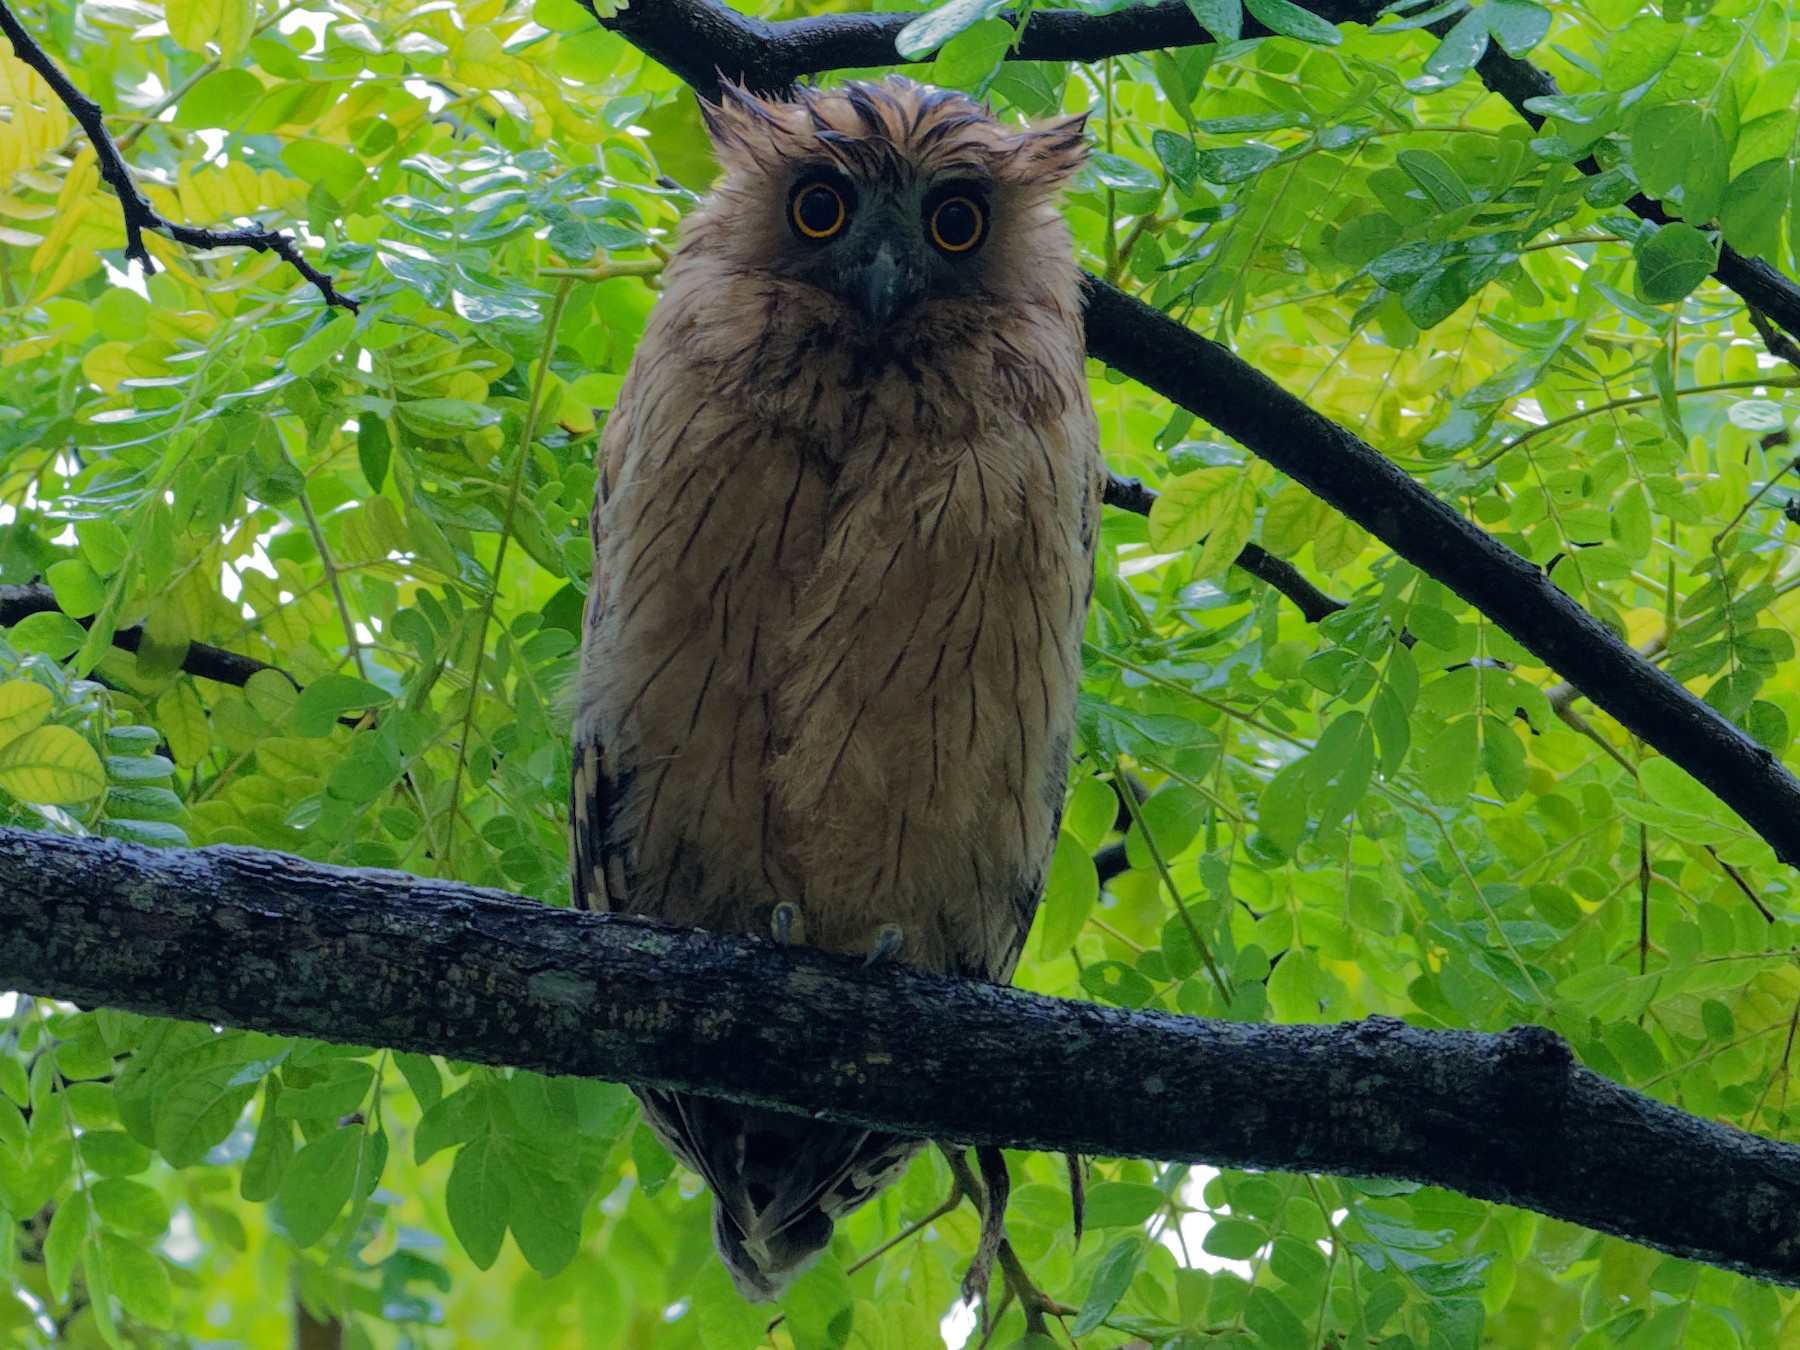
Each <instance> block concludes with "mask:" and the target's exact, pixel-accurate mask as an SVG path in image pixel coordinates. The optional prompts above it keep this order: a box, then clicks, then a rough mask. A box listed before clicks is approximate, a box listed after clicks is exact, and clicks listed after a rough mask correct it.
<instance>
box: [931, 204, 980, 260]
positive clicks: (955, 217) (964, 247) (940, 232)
mask: <svg viewBox="0 0 1800 1350" xmlns="http://www.w3.org/2000/svg"><path fill="white" fill-rule="evenodd" d="M986 232H987V213H986V212H985V211H983V210H982V209H981V203H980V202H977V201H976V200H975V199H974V198H972V197H963V196H955V197H946V198H944V200H943V201H941V202H939V203H938V204H937V206H936V207H935V208H934V209H933V210H932V212H931V242H932V243H934V244H936V245H937V246H938V247H939V248H941V249H943V250H944V252H946V253H967V252H968V251H969V250H970V249H972V248H974V247H975V245H977V244H979V243H980V242H981V236H982V235H983V234H985V233H986Z"/></svg>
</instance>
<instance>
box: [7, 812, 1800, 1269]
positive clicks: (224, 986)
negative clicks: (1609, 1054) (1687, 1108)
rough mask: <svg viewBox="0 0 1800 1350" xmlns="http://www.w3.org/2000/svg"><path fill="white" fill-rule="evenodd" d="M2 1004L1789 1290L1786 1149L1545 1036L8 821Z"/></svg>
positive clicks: (1797, 1163) (1793, 1239)
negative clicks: (1100, 981) (1502, 1224)
mask: <svg viewBox="0 0 1800 1350" xmlns="http://www.w3.org/2000/svg"><path fill="white" fill-rule="evenodd" d="M0 988H14V989H22V990H26V991H29V992H31V993H35V994H39V995H44V996H50V997H57V998H67V999H73V1000H75V1001H76V1002H78V1003H81V1004H84V1005H87V1006H97V1005H105V1006H109V1007H114V1008H123V1009H127V1010H130V1011H135V1012H142V1013H152V1014H157V1015H162V1016H174V1017H185V1018H190V1019H199V1020H203V1021H209V1022H216V1023H223V1024H227V1025H232V1026H240V1027H250V1028H255V1029H259V1030H264V1031H271V1032H277V1033H282V1034H287V1035H304V1036H315V1037H322V1038H324V1039H328V1040H332V1041H340V1042H349V1043H353V1044H360V1045H377V1046H383V1047H389V1048H393V1049H400V1050H410V1051H416V1052H420V1053H430V1054H440V1055H445V1056H448V1057H450V1058H453V1059H459V1060H471V1061H476V1062H479V1063H485V1064H512V1065H519V1066H523V1067H527V1068H531V1069H536V1070H538V1071H540V1072H544V1073H560V1074H576V1075H582V1076H588V1077H603V1078H612V1079H621V1080H623V1081H626V1082H630V1083H637V1084H645V1085H652V1086H656V1087H662V1088H674V1089H679V1090H682V1091H692V1092H699V1093H703V1094H709V1095H716V1096H721V1097H727V1098H730V1099H732V1100H736V1101H748V1102H756V1103H759V1104H761V1105H765V1106H770V1107H775V1108H777V1109H784V1110H792V1111H803V1112H807V1113H816V1114H817V1115H819V1116H821V1117H823V1118H825V1119H831V1120H842V1121H851V1122H855V1123H857V1124H861V1125H867V1126H872V1127H875V1128H879V1129H890V1130H895V1131H898V1132H900V1133H903V1134H909V1135H915V1136H921V1137H927V1138H938V1139H956V1140H961V1141H965V1142H978V1143H993V1144H1001V1145H1005V1146H1008V1147H1017V1148H1035V1149H1045V1150H1054V1151H1057V1152H1080V1153H1086V1154H1098V1155H1102V1156H1107V1157H1149V1158H1158V1159H1166V1160H1169V1161H1179V1162H1208V1163H1214V1164H1219V1165H1224V1166H1233V1167H1255V1168H1280V1169H1287V1170H1296V1171H1307V1172H1333V1173H1339V1174H1344V1175H1355V1176H1381V1177H1395V1178H1403V1179H1408V1180H1413V1181H1419V1182H1426V1183H1429V1184H1432V1185H1440V1186H1447V1187H1450V1188H1452V1189H1454V1190H1458V1191H1462V1192H1464V1193H1465V1194H1468V1195H1473V1196H1478V1197H1481V1198H1483V1199H1488V1200H1494V1201H1499V1202H1502V1203H1505V1204H1511V1205H1519V1206H1523V1207H1525V1208H1528V1209H1533V1210H1536V1211H1537V1212H1539V1213H1541V1214H1548V1215H1552V1216H1554V1217H1557V1218H1561V1219H1566V1220H1569V1221H1572V1222H1575V1223H1580V1224H1584V1225H1586V1226H1588V1227H1591V1228H1596V1229H1599V1230H1600V1231H1602V1232H1606V1233H1612V1234H1615V1235H1617V1236H1620V1237H1626V1238H1630V1239H1632V1240H1634V1241H1638V1242H1644V1243H1648V1244H1650V1245H1651V1246H1655V1247H1658V1248H1661V1249H1662V1250H1664V1251H1669V1252H1674V1253H1676V1254H1677V1255H1681V1256H1686V1257H1691V1258H1693V1259H1696V1260H1701V1261H1707V1262H1710V1263H1712V1264H1715V1265H1720V1266H1726V1267H1728V1268H1730V1269H1734V1270H1739V1271H1743V1272H1744V1273H1746V1274H1750V1275H1755V1276H1758V1277H1760V1278H1763V1279H1769V1280H1775V1281H1778V1282H1781V1283H1784V1284H1790V1285H1800V1148H1796V1147H1793V1146H1790V1145H1785V1144H1779V1143H1775V1142H1773V1141H1771V1140H1767V1139H1762V1138H1759V1137H1757V1136H1755V1135H1750V1134H1745V1133H1743V1132H1741V1131H1739V1130H1735V1129H1731V1128H1729V1127H1727V1126H1723V1125H1718V1124H1714V1123H1712V1122H1709V1121H1705V1120H1701V1119H1698V1118H1697V1117H1694V1116H1691V1115H1688V1114H1686V1113H1685V1112H1683V1111H1680V1110H1678V1109H1677V1108H1675V1107H1673V1106H1669V1105H1667V1104H1665V1103H1662V1102H1658V1101H1654V1100H1652V1099H1651V1098H1649V1097H1645V1096H1643V1095H1642V1094H1640V1093H1636V1092H1632V1091H1630V1090H1628V1089H1626V1088H1623V1087H1621V1086H1619V1085H1618V1084H1616V1083H1613V1082H1610V1081H1608V1080H1607V1079H1605V1078H1602V1077H1601V1076H1599V1075H1598V1074H1595V1073H1592V1072H1590V1071H1588V1070H1587V1069H1584V1068H1582V1067H1580V1066H1579V1065H1577V1064H1575V1063H1574V1062H1573V1061H1572V1059H1571V1057H1570V1054H1569V1049H1568V1046H1567V1045H1566V1044H1565V1043H1564V1042H1563V1041H1562V1040H1561V1039H1559V1038H1558V1037H1557V1036H1555V1035H1554V1034H1552V1033H1551V1032H1549V1031H1546V1030H1544V1029H1542V1028H1539V1027H1529V1026H1527V1027H1517V1028H1514V1029H1513V1030H1512V1031H1509V1032H1507V1033H1505V1034H1504V1035H1485V1034H1480V1033H1475V1032H1450V1031H1425V1030H1419V1029H1416V1028H1411V1027H1407V1026H1406V1025H1405V1024H1403V1023H1401V1022H1399V1021H1396V1020H1394V1019H1392V1018H1372V1019H1370V1020H1368V1021H1366V1022H1362V1023H1345V1024H1343V1025H1339V1026H1287V1027H1277V1026H1265V1025H1256V1024H1246V1023H1239V1022H1215V1021H1208V1020H1203V1019H1199V1018H1191V1017H1177V1016H1172V1015H1169V1014H1166V1013H1159V1012H1128V1011H1125V1010H1122V1009H1117V1008H1105V1007H1099V1006H1096V1005H1093V1004H1087V1003H1076V1002H1069V1001H1065V1000H1061V999H1051V998H1044V997H1041V996H1039V995H1035V994H1028V993H1023V992H1020V991H1018V990H1013V989H1007V988H1002V987H999V986H995V985H988V984H981V983H975V982H966V981H954V980H942V979H937V978H933V977H929V976H925V975H921V974H918V973H916V972H913V971H909V970H907V969H905V968H903V967H899V966H886V967H878V968H876V969H873V970H869V969H865V968H863V967H862V966H861V965H860V963H853V962H851V961H848V960H845V959H842V958H837V957H831V956H827V955H825V954H823V953H819V952H814V951H810V950H806V949H781V948H777V947H775V946H774V945H773V944H771V943H767V942H763V941H760V940H758V939H753V938H745V937H722V936H718V935H715V934H708V933H701V932H695V931H690V930H684V929H671V928H663V927H658V926H653V925H649V924H645V923H641V922H635V921H628V920H619V919H613V918H609V917H606V916H603V915H594V914H580V913H575V912H572V911H568V910H556V909H550V908H547V907H545V906H542V905H536V904H532V903H530V902H527V901H523V900H520V899H518V898H516V897H513V896H509V895H505V894H502V893H500V892H497V891H483V890H479V889H476V888H474V887H470V886H461V885H457V884H454V883H450V882H443V881H427V880H421V879H418V878H414V877H408V876H406V875H404V874H401V873H398V872H378V871H350V870H346V869H340V868H333V867H325V866H321V865H318V864H313V863H308V862H304V861H302V860H301V859H298V858H292V857H287V856H285V855H282V854H276V853H265V852H263V851H261V850H257V849H241V848H213V849H203V850H198V851H188V850H174V849H171V850H164V851H154V852H153V851H151V850H148V849H142V848H137V847H134V846H130V845H125V844H120V843H116V842H113V841H110V840H96V839H68V838H62V837H58V836H53V835H43V834H33V833H29V832H26V831H22V830H0Z"/></svg>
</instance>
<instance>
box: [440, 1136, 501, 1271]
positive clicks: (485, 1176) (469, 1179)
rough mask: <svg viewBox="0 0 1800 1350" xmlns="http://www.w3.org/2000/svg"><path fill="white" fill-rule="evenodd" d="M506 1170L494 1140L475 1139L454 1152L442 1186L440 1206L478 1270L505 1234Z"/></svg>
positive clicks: (490, 1259)
mask: <svg viewBox="0 0 1800 1350" xmlns="http://www.w3.org/2000/svg"><path fill="white" fill-rule="evenodd" d="M506 1172H507V1167H506V1160H505V1158H504V1156H503V1155H502V1153H501V1151H500V1149H499V1147H498V1146H497V1145H496V1144H495V1143H494V1141H493V1140H491V1139H487V1138H482V1139H476V1140H474V1141H472V1142H471V1143H468V1144H465V1145H463V1147H462V1148H461V1149H459V1150H458V1151H457V1154H456V1161H455V1163H454V1164H452V1166H451V1168H450V1181H449V1184H448V1185H447V1186H446V1187H445V1188H444V1207H445V1210H446V1211H447V1212H448V1214H449V1216H450V1227H451V1228H452V1229H454V1230H455V1232H456V1240H457V1241H458V1242H460V1243H462V1247H463V1250H464V1251H465V1252H467V1253H468V1256H469V1259H470V1260H471V1261H473V1262H474V1263H475V1264H476V1266H477V1267H479V1268H480V1269H482V1270H486V1269H487V1268H488V1267H489V1266H491V1265H493V1264H494V1261H495V1258H497V1257H498V1256H499V1255H500V1243H501V1242H502V1241H503V1240H504V1239H505V1237H506V1222H507V1213H508V1210H509V1208H510V1198H509V1194H508V1191H507V1188H506Z"/></svg>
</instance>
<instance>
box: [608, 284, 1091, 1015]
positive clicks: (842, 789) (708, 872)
mask: <svg viewBox="0 0 1800 1350" xmlns="http://www.w3.org/2000/svg"><path fill="white" fill-rule="evenodd" d="M672 298H673V297H672ZM664 305H665V308H663V309H659V311H658V316H657V317H658V318H659V319H662V320H663V321H664V322H665V323H667V324H668V325H669V326H670V327H671V328H675V329H679V328H680V327H682V325H683V318H684V312H683V310H682V308H681V307H680V306H679V304H676V305H671V304H670V302H669V301H668V300H665V302H664ZM959 337H960V338H961V339H962V340H960V341H958V342H956V343H955V344H954V345H952V346H939V347H937V348H936V349H935V350H934V349H933V347H932V346H931V345H930V344H921V345H919V346H915V347H914V348H913V349H912V350H910V351H908V352H904V353H901V354H899V355H897V356H894V355H885V356H884V355H883V354H881V353H871V352H869V351H864V350H858V349H857V348H856V347H855V346H853V345H850V344H840V345H833V344H831V343H829V342H821V343H820V344H818V346H817V348H816V351H815V359H814V360H813V362H812V363H811V364H810V365H809V367H808V368H807V369H806V371H805V374H804V375H803V376H802V377H800V378H799V379H797V380H791V381H788V382H787V384H786V385H782V384H780V383H779V382H777V383H776V385H775V386H774V387H775V388H777V389H781V390H783V392H782V393H780V394H779V395H776V394H772V393H771V392H770V389H771V386H770V384H769V383H768V382H766V381H765V379H763V378H758V377H761V376H763V375H764V372H762V371H760V370H756V369H755V366H754V364H753V363H754V360H755V355H756V354H755V338H756V334H755V333H754V332H742V333H741V341H742V342H743V343H744V344H745V345H746V346H747V347H748V348H749V349H750V350H749V359H750V361H751V364H750V366H749V368H748V369H746V370H744V372H743V373H744V374H745V375H746V376H749V377H751V378H748V379H746V380H744V382H743V383H741V384H739V385H738V387H736V388H733V387H730V386H729V385H727V387H726V388H724V389H721V390H718V391H717V392H714V393H712V394H710V395H707V396H701V397H699V398H696V397H695V396H694V394H693V392H692V391H693V389H694V388H695V387H696V386H697V385H698V384H699V383H700V381H701V380H702V379H703V378H704V377H706V376H708V375H711V376H713V377H715V378H716V377H717V376H719V375H720V374H722V373H724V371H723V369H722V368H721V363H719V362H717V361H716V360H713V361H708V359H707V357H708V353H707V352H706V351H705V349H704V348H703V347H702V346H701V345H700V344H696V343H682V342H674V343H670V344H667V345H666V346H664V348H663V351H664V356H663V359H662V360H661V361H659V362H657V363H656V364H654V365H646V364H644V363H642V362H640V363H639V364H638V365H637V366H635V367H634V369H633V372H632V374H631V377H630V379H629V380H628V382H627V386H626V390H625V392H624V394H623V395H622V398H621V403H620V407H619V409H618V410H617V411H615V413H614V415H613V420H612V421H611V422H610V423H609V425H608V428H607V433H606V438H605V442H604V446H603V452H604V461H605V462H604V468H603V484H602V497H601V500H600V501H599V502H598V503H597V505H596V515H595V580H594V585H593V588H592V591H591V592H590V596H589V614H588V630H587V634H586V641H585V648H584V658H583V670H582V687H581V698H580V703H579V720H578V725H577V736H576V743H577V752H576V753H577V765H576V770H577V778H578V790H577V793H576V797H577V812H578V815H585V817H586V819H585V820H581V821H578V826H580V828H578V829H577V832H576V833H577V879H578V881H579V882H580V884H581V885H582V886H584V887H589V888H595V887H597V888H598V889H599V890H600V892H601V893H602V894H603V895H604V896H605V897H606V899H605V903H606V905H607V906H608V907H612V908H625V909H629V910H631V911H633V912H640V913H647V914H653V915H657V916H659V917H663V918H667V919H669V920H671V921H674V922H678V923H689V924H694V925H697V926H702V927H708V928H714V929H726V930H737V931H749V932H763V933H766V932H767V931H768V928H769V913H770V910H771V908H772V907H773V905H774V904H775V903H776V902H777V901H778V900H792V901H796V902H797V903H798V904H799V905H800V907H801V912H802V914H803V915H804V918H805V922H806V925H807V940H808V941H809V942H810V943H812V944H814V945H816V946H821V947H825V948H827V949H832V950H840V951H846V952H861V951H866V950H868V948H869V946H870V944H871V943H872V941H873V940H874V937H875V934H876V933H877V932H878V931H879V930H880V929H881V927H882V926H883V925H884V924H889V923H893V924H898V925H899V926H900V928H901V930H902V931H903V932H904V934H905V938H906V942H905V946H904V947H903V948H902V950H901V953H900V955H901V959H903V960H906V961H908V962H909V963H911V964H915V965H918V966H921V967H924V968H926V969H931V970H937V971H940V972H945V973H960V974H968V975H978V976H984V977H987V978H992V979H1005V978H1007V977H1008V976H1010V974H1011V970H1012V966H1013V964H1014V963H1015V962H1016V960H1017V957H1018V952H1019V947H1020V944H1021V943H1022V941H1023V939H1024V933H1025V930H1026V929H1027V928H1028V927H1029V924H1030V920H1031V915H1032V912H1033V910H1034V908H1035V906H1036V903H1037V897H1038V893H1039V891H1040V889H1041V886H1042V878H1043V873H1044V869H1045V867H1046V865H1047V861H1048V855H1049V851H1050V849H1051V847H1052V845H1053V842H1054V836H1055V829H1056V820H1057V816H1058V813H1059V811H1060V807H1061V802H1062V794H1063V783H1064V778H1065V775H1066V760H1067V753H1068V737H1069V730H1070V724H1071V719H1072V712H1073V704H1074V696H1075V687H1076V683H1077V680H1078V674H1079V650H1080V636H1081V626H1082V622H1083V617H1084V613H1085V609H1086V604H1087V599H1088V595H1089V591H1090V589H1091V582H1092V558H1093V542H1094V532H1095V529H1096V526H1097V519H1098V513H1099V485H1100V464H1099V458H1098V452H1097V445H1096V430H1095V424H1094V419H1093V413H1092V411H1091V408H1090V406H1089V404H1088V402H1087V399H1086V392H1085V381H1084V376H1083V371H1082V364H1081V363H1082V354H1081V348H1080V337H1079V330H1078V328H1076V327H1075V325H1074V323H1073V322H1072V321H1070V320H1069V319H1068V317H1067V316H1062V315H1058V314H1052V315H1050V316H1048V320H1047V321H1046V322H1043V323H1041V324H1040V325H1039V326H1038V329H1037V331H1035V332H1032V331H1027V332H1025V333H1024V334H1023V335H1021V336H1020V337H1018V338H1012V337H1008V336H1005V335H1001V334H992V333H990V334H985V335H983V334H974V335H967V334H965V335H959ZM649 343H650V337H649V336H647V337H646V345H649ZM1028 351H1029V352H1032V353H1033V354H1032V355H1028V354H1027V353H1028ZM709 365H710V366H711V367H712V369H710V370H709V369H707V367H708V366H709ZM1076 391H1078V392H1076ZM583 787H586V788H587V789H588V791H587V792H586V793H585V795H584V793H583V792H582V790H581V789H582V788H583Z"/></svg>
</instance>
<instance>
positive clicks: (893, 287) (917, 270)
mask: <svg viewBox="0 0 1800 1350" xmlns="http://www.w3.org/2000/svg"><path fill="white" fill-rule="evenodd" d="M845 280H846V281H847V282H848V283H849V285H848V286H846V287H845V290H846V292H847V294H848V297H849V299H850V301H851V303H853V304H854V305H855V306H856V307H857V308H858V309H860V310H861V311H862V313H863V317H864V318H866V319H867V320H868V321H869V326H870V327H871V328H877V329H879V328H885V327H887V322H888V320H889V319H891V318H893V317H894V315H895V314H896V313H897V312H899V310H900V309H901V308H902V307H903V306H904V305H905V304H906V303H907V302H908V301H910V300H912V299H914V298H915V297H916V296H918V294H919V293H920V292H921V291H923V290H924V289H925V283H926V280H927V276H926V273H925V269H924V268H922V267H920V266H918V265H917V263H916V262H915V261H914V260H913V259H912V258H910V257H908V256H907V255H906V254H905V253H904V252H902V251H901V250H899V249H896V248H895V247H894V246H893V245H892V244H890V243H886V242H883V243H882V244H880V245H879V246H877V247H876V249H875V252H874V253H873V254H871V255H870V256H869V257H868V258H866V259H864V260H862V261H860V262H858V263H856V264H855V265H854V266H853V267H852V268H851V269H850V274H849V276H848V277H846V278H845Z"/></svg>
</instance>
